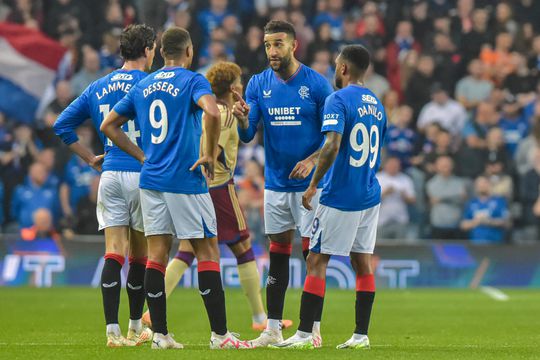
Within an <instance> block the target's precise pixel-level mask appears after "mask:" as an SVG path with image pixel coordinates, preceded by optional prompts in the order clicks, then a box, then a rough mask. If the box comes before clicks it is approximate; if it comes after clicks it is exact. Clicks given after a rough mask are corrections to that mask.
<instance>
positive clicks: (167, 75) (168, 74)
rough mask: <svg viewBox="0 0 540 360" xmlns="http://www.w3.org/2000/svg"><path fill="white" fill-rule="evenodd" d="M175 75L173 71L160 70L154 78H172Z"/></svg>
mask: <svg viewBox="0 0 540 360" xmlns="http://www.w3.org/2000/svg"><path fill="white" fill-rule="evenodd" d="M172 77H174V72H173V71H166V72H160V73H158V74H156V75H155V76H154V79H170V78H172Z"/></svg>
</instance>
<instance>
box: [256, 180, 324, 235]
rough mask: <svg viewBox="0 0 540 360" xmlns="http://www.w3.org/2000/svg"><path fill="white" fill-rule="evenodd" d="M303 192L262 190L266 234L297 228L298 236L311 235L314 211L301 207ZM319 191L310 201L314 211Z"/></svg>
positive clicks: (319, 190) (317, 202) (319, 194)
mask: <svg viewBox="0 0 540 360" xmlns="http://www.w3.org/2000/svg"><path fill="white" fill-rule="evenodd" d="M303 194H304V192H303V191H299V192H279V191H272V190H264V230H265V232H266V234H280V233H282V232H285V231H287V230H294V229H296V228H298V230H299V231H300V236H302V237H309V236H310V235H311V224H312V223H313V218H314V216H315V211H313V210H312V211H309V210H307V209H306V208H305V207H304V206H303V205H302V195H303ZM320 196H321V189H317V194H316V195H315V196H314V197H313V200H311V205H312V207H313V208H314V209H315V208H317V205H318V204H319V197H320Z"/></svg>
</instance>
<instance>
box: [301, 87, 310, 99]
mask: <svg viewBox="0 0 540 360" xmlns="http://www.w3.org/2000/svg"><path fill="white" fill-rule="evenodd" d="M298 95H300V97H301V98H302V100H304V99H306V98H308V97H309V88H308V87H307V86H305V85H302V86H300V89H299V90H298Z"/></svg>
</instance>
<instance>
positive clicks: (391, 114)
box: [382, 89, 399, 125]
mask: <svg viewBox="0 0 540 360" xmlns="http://www.w3.org/2000/svg"><path fill="white" fill-rule="evenodd" d="M382 102H383V105H384V111H385V112H386V118H387V119H388V125H390V124H395V123H396V121H397V116H398V110H399V94H398V92H397V91H395V90H392V89H390V90H389V91H388V92H387V93H386V94H385V96H384V97H383V98H382Z"/></svg>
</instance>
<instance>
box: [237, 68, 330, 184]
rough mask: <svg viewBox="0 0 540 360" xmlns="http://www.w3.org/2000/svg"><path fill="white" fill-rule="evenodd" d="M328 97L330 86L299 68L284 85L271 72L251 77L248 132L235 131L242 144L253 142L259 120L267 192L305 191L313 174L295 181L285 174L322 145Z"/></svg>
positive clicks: (307, 69) (306, 69) (321, 78)
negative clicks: (324, 111) (262, 138)
mask: <svg viewBox="0 0 540 360" xmlns="http://www.w3.org/2000/svg"><path fill="white" fill-rule="evenodd" d="M331 93H332V87H331V86H330V83H329V82H328V81H327V80H326V79H325V78H324V77H322V76H321V75H319V74H318V73H317V72H316V71H314V70H312V69H310V68H309V67H307V66H305V65H303V64H300V67H299V68H298V70H297V71H296V73H295V74H294V75H292V76H291V77H290V78H289V79H288V80H287V81H284V80H282V79H280V78H279V77H278V76H277V75H276V74H275V73H274V71H273V70H272V69H267V70H265V71H263V72H262V73H260V74H257V75H255V76H253V77H252V78H251V80H250V81H249V83H248V86H247V89H246V102H247V103H248V105H249V106H250V108H251V110H250V112H249V128H247V129H245V130H244V129H242V128H240V127H239V128H238V133H239V135H240V139H241V140H242V141H243V142H249V141H251V140H252V139H253V137H254V136H255V133H256V132H257V126H258V124H259V121H260V119H261V118H262V119H263V126H264V150H265V155H266V160H265V168H264V175H265V188H266V189H270V190H274V191H304V190H305V189H306V188H307V187H308V185H309V182H310V180H311V175H310V176H309V177H308V178H307V179H305V180H295V179H289V174H290V173H291V171H292V169H293V168H294V166H295V165H296V164H297V163H298V162H299V161H301V160H304V159H305V158H307V157H308V156H309V155H311V154H313V153H314V152H315V151H316V150H317V149H318V148H319V147H320V146H321V145H322V142H323V138H324V137H323V135H322V134H321V132H320V130H321V124H322V111H323V108H324V100H325V99H326V97H327V96H328V95H330V94H331Z"/></svg>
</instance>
